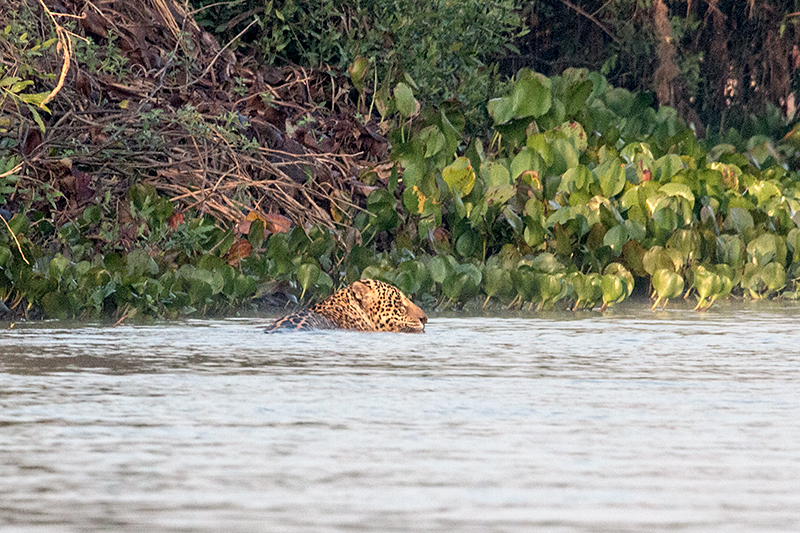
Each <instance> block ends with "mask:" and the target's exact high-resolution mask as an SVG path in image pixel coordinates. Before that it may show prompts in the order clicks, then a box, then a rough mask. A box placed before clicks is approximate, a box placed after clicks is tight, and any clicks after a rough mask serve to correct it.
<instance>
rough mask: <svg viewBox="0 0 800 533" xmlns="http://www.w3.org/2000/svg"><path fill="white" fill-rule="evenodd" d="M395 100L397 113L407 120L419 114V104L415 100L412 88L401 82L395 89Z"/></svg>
mask: <svg viewBox="0 0 800 533" xmlns="http://www.w3.org/2000/svg"><path fill="white" fill-rule="evenodd" d="M394 100H395V105H396V106H397V111H398V112H400V114H401V115H403V116H404V117H406V118H410V117H412V116H414V115H416V114H417V113H418V112H419V102H417V100H416V98H414V92H413V91H412V90H411V87H409V86H408V85H406V84H405V83H403V82H400V83H398V84H397V86H395V88H394Z"/></svg>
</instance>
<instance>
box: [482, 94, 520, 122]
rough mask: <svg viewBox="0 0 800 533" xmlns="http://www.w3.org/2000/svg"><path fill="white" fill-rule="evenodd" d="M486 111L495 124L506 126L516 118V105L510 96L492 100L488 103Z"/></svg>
mask: <svg viewBox="0 0 800 533" xmlns="http://www.w3.org/2000/svg"><path fill="white" fill-rule="evenodd" d="M486 110H487V111H488V112H489V116H490V117H492V119H493V120H494V123H495V124H505V123H506V122H508V121H509V120H511V119H512V118H514V103H513V102H512V100H511V98H509V97H508V96H504V97H502V98H492V99H491V100H489V101H488V102H487V103H486Z"/></svg>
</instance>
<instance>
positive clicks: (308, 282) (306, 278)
mask: <svg viewBox="0 0 800 533" xmlns="http://www.w3.org/2000/svg"><path fill="white" fill-rule="evenodd" d="M320 272H321V270H320V268H319V267H318V266H317V265H316V264H314V263H303V264H302V265H300V267H299V268H298V269H297V282H298V283H300V287H301V288H302V289H303V291H302V292H301V293H300V299H301V300H302V299H303V296H305V294H306V291H307V290H308V289H309V288H310V287H313V286H314V285H316V283H317V280H318V279H319V275H320Z"/></svg>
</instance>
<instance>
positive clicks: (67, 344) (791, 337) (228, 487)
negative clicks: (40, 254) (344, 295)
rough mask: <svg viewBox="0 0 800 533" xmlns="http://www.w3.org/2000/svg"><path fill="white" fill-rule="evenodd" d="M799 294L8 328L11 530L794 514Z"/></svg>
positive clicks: (538, 525) (706, 521) (6, 520)
mask: <svg viewBox="0 0 800 533" xmlns="http://www.w3.org/2000/svg"><path fill="white" fill-rule="evenodd" d="M797 309H798V308H797V307H796V306H794V305H791V304H759V305H755V306H750V307H743V306H738V307H729V308H726V307H723V308H720V309H715V310H714V311H712V312H710V313H706V314H695V313H692V312H691V311H688V310H672V311H666V312H660V313H650V311H649V310H647V309H646V308H645V307H641V306H636V305H630V306H626V307H624V308H623V309H622V310H616V311H614V312H613V313H608V314H606V315H599V314H596V313H583V314H577V315H572V314H552V315H541V314H540V315H530V316H528V317H524V316H523V317H520V316H508V317H503V318H490V317H470V318H463V317H453V318H435V317H434V318H432V319H431V321H430V322H429V324H428V328H427V333H426V334H425V335H398V334H359V333H352V332H318V333H307V334H279V335H264V334H262V333H261V331H260V327H261V326H262V325H263V324H264V322H266V321H264V320H256V319H246V320H219V321H199V320H198V321H187V322H182V323H165V324H161V325H157V326H130V325H127V326H126V325H123V326H120V327H118V328H111V327H108V326H100V325H77V324H76V325H71V326H68V327H67V326H65V325H64V324H61V323H56V322H53V323H45V324H30V325H22V326H19V325H17V327H16V328H15V329H12V330H8V331H3V332H0V495H2V497H0V529H3V530H5V529H10V530H19V531H53V530H58V531H70V530H80V531H87V530H88V531H92V530H96V531H101V530H103V531H106V530H118V531H198V530H200V531H290V532H291V531H338V530H358V531H361V530H366V531H397V530H402V531H418V530H425V531H453V530H458V531H481V532H483V531H520V530H523V531H637V532H639V531H676V530H677V531H697V532H701V531H702V532H706V531H790V530H798V529H800V491H798V490H797V479H798V478H800V394H798V390H797V389H798V385H797V384H798V383H800V332H798V331H797V330H798V328H797V327H796V326H795V323H796V320H795V316H796V311H797Z"/></svg>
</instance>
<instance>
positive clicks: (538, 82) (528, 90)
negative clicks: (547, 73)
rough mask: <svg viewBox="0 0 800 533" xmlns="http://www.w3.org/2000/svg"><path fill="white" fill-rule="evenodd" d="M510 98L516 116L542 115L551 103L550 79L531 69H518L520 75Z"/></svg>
mask: <svg viewBox="0 0 800 533" xmlns="http://www.w3.org/2000/svg"><path fill="white" fill-rule="evenodd" d="M511 100H512V105H513V108H514V116H515V117H517V118H524V117H540V116H542V115H544V114H545V113H547V112H548V111H549V110H550V106H551V104H552V95H551V93H550V80H549V79H548V78H546V77H544V76H542V75H541V74H537V73H534V72H532V71H528V70H523V71H520V77H519V79H518V80H517V81H516V83H514V88H513V89H512V91H511Z"/></svg>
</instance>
